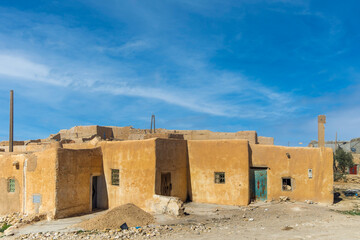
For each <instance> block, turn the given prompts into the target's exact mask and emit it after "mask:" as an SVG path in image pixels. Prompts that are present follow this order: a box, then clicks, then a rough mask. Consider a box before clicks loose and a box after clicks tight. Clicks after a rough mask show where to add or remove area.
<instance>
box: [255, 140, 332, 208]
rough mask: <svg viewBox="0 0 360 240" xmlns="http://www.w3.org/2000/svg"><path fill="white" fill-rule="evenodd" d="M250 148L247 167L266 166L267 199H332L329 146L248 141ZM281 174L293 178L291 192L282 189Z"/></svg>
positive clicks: (318, 200) (322, 200)
mask: <svg viewBox="0 0 360 240" xmlns="http://www.w3.org/2000/svg"><path fill="white" fill-rule="evenodd" d="M250 149H251V151H250V156H251V166H252V167H268V170H267V177H268V180H267V193H268V200H272V199H274V200H277V199H279V197H280V196H288V197H289V198H290V199H292V200H296V201H304V200H313V201H315V202H321V203H332V202H333V193H332V190H333V154H332V150H331V149H330V148H324V149H323V150H321V149H319V148H303V147H302V148H301V147H282V146H266V145H255V144H250ZM287 154H288V155H287ZM288 156H289V157H288ZM309 169H311V171H312V177H311V178H309V172H308V171H309ZM283 177H286V178H287V177H290V178H292V179H294V184H293V189H292V191H284V190H283V189H282V178H283Z"/></svg>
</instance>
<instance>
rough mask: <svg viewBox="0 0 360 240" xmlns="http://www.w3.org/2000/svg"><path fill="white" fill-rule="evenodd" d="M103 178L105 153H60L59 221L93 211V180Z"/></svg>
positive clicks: (79, 151) (57, 193) (57, 196)
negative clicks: (103, 154) (103, 156)
mask: <svg viewBox="0 0 360 240" xmlns="http://www.w3.org/2000/svg"><path fill="white" fill-rule="evenodd" d="M100 175H103V165H102V152H101V149H100V148H94V149H81V150H73V149H58V164H57V167H56V176H57V177H56V213H55V217H56V218H63V217H67V216H72V215H75V214H79V213H88V212H91V211H92V206H91V197H92V196H91V194H92V176H100Z"/></svg>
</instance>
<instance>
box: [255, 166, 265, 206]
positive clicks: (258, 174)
mask: <svg viewBox="0 0 360 240" xmlns="http://www.w3.org/2000/svg"><path fill="white" fill-rule="evenodd" d="M253 187H255V191H254V193H255V199H256V200H260V201H265V200H267V170H262V169H261V170H260V169H254V185H253Z"/></svg>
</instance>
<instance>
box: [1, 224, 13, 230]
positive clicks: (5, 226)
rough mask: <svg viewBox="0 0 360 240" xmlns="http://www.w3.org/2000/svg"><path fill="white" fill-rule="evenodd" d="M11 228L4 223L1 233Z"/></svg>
mask: <svg viewBox="0 0 360 240" xmlns="http://www.w3.org/2000/svg"><path fill="white" fill-rule="evenodd" d="M9 227H11V224H7V223H4V224H3V225H2V227H1V228H0V232H4V231H5V230H6V229H8V228H9Z"/></svg>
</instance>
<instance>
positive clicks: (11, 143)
mask: <svg viewBox="0 0 360 240" xmlns="http://www.w3.org/2000/svg"><path fill="white" fill-rule="evenodd" d="M13 151H14V91H13V90H10V128H9V152H13Z"/></svg>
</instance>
